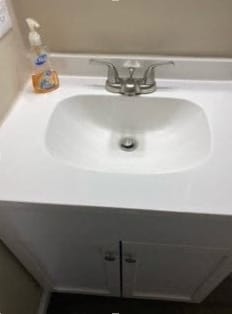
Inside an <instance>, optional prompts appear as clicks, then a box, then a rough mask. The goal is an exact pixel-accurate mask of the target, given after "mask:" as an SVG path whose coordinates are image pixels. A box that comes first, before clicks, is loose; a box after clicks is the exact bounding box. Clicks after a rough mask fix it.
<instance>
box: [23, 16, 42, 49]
mask: <svg viewBox="0 0 232 314" xmlns="http://www.w3.org/2000/svg"><path fill="white" fill-rule="evenodd" d="M26 23H27V25H28V27H29V30H30V32H29V35H28V39H29V42H30V45H31V46H32V47H34V46H41V45H42V41H41V37H40V34H39V33H38V32H37V31H36V29H38V28H40V24H39V23H38V22H37V21H36V20H34V19H32V18H27V19H26Z"/></svg>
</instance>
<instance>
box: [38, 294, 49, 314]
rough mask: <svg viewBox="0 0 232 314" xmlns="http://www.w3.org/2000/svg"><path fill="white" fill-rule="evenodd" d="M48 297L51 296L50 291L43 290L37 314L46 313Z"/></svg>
mask: <svg viewBox="0 0 232 314" xmlns="http://www.w3.org/2000/svg"><path fill="white" fill-rule="evenodd" d="M50 297H51V291H44V292H43V293H42V296H41V299H40V304H39V309H38V312H37V314H46V313H47V309H48V304H49V300H50Z"/></svg>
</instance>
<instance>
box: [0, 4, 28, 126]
mask: <svg viewBox="0 0 232 314" xmlns="http://www.w3.org/2000/svg"><path fill="white" fill-rule="evenodd" d="M8 4H9V7H10V10H11V6H10V3H9V1H8ZM11 14H12V11H11ZM12 19H13V24H14V29H13V30H11V31H10V32H9V33H8V34H7V35H6V36H4V37H3V38H2V39H0V123H1V122H2V121H3V118H4V117H5V115H6V113H7V112H8V111H9V110H10V108H11V105H12V102H13V100H14V99H15V97H16V96H17V94H18V92H19V90H20V88H21V87H22V85H23V84H24V82H25V78H27V77H28V64H27V61H26V60H27V59H26V58H25V48H24V46H23V43H22V39H21V37H20V34H19V31H18V27H17V23H16V21H15V18H14V16H13V15H12Z"/></svg>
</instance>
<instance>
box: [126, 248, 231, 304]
mask: <svg viewBox="0 0 232 314" xmlns="http://www.w3.org/2000/svg"><path fill="white" fill-rule="evenodd" d="M122 247H123V252H122V255H123V295H124V297H135V298H148V299H164V300H175V301H186V302H200V301H202V300H203V299H204V298H205V297H206V296H207V295H208V294H209V293H210V292H211V291H212V290H213V289H214V288H215V287H216V286H217V285H218V284H219V283H220V282H221V281H222V280H223V279H224V278H225V277H226V276H227V275H228V274H229V273H230V272H231V268H232V267H231V258H230V257H229V254H228V253H229V252H228V251H227V250H224V249H213V248H200V247H187V246H175V245H159V244H144V243H132V242H124V243H123V246H122Z"/></svg>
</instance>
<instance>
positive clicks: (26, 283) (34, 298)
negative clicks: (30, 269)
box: [0, 242, 40, 314]
mask: <svg viewBox="0 0 232 314" xmlns="http://www.w3.org/2000/svg"><path fill="white" fill-rule="evenodd" d="M0 283H1V284H0V312H1V313H2V314H36V313H37V311H38V307H39V300H40V288H39V287H38V285H37V284H36V282H35V281H34V280H33V279H32V277H31V276H30V275H28V273H27V272H26V271H25V269H24V268H23V267H22V266H21V265H20V264H19V263H18V261H17V260H16V258H15V257H14V256H13V255H12V254H11V253H10V252H9V251H8V250H7V249H6V247H5V246H4V245H3V244H2V242H0Z"/></svg>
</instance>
